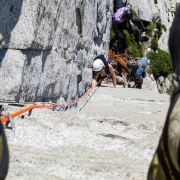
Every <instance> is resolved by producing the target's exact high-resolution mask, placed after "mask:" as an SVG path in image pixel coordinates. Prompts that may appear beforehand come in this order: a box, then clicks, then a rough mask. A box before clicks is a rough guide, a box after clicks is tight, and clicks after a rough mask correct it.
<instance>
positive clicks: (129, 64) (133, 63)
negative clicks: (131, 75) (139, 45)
mask: <svg viewBox="0 0 180 180" xmlns="http://www.w3.org/2000/svg"><path fill="white" fill-rule="evenodd" d="M127 67H128V68H129V69H132V68H136V67H137V61H135V60H129V61H128V62H127Z"/></svg>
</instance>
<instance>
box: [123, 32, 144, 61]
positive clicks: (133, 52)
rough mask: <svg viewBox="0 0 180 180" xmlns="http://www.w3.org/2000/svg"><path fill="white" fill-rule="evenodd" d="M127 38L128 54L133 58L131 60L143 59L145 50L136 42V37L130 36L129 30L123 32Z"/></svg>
mask: <svg viewBox="0 0 180 180" xmlns="http://www.w3.org/2000/svg"><path fill="white" fill-rule="evenodd" d="M123 32H124V34H125V37H126V43H127V46H128V48H127V53H128V54H129V55H130V56H131V58H135V57H142V56H143V50H142V48H141V46H139V45H138V44H137V42H136V41H135V38H134V35H132V34H129V32H128V31H127V30H124V31H123Z"/></svg>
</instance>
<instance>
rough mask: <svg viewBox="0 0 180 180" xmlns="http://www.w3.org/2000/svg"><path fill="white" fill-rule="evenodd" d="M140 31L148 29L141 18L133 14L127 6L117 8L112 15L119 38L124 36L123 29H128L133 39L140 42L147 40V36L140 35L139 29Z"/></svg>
mask: <svg viewBox="0 0 180 180" xmlns="http://www.w3.org/2000/svg"><path fill="white" fill-rule="evenodd" d="M136 26H138V28H139V29H140V30H141V32H145V31H149V29H148V28H146V27H145V26H144V25H143V23H142V21H141V19H139V18H138V17H136V16H135V15H133V13H132V11H131V10H130V9H129V8H128V7H122V8H119V9H118V10H117V11H116V12H115V14H114V16H113V27H114V29H115V31H116V32H117V34H118V36H119V37H120V38H124V36H123V30H128V32H129V33H133V34H134V36H135V41H136V42H137V43H138V44H140V43H141V42H145V41H148V40H149V38H148V37H147V36H140V33H139V29H138V28H137V27H136Z"/></svg>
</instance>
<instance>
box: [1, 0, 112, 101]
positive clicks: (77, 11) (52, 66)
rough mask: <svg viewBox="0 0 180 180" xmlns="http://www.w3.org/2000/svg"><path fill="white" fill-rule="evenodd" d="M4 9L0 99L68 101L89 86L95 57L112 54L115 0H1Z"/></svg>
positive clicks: (2, 11) (2, 9)
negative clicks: (80, 78) (110, 45)
mask: <svg viewBox="0 0 180 180" xmlns="http://www.w3.org/2000/svg"><path fill="white" fill-rule="evenodd" d="M0 7H1V11H0V19H1V25H0V32H1V33H2V35H3V37H4V39H3V40H5V42H6V45H5V49H4V50H3V51H1V53H0V63H1V66H0V74H1V76H0V81H1V87H0V92H1V93H0V99H5V100H16V101H52V102H60V101H61V102H66V101H70V100H73V99H76V98H77V97H78V96H79V95H81V94H83V93H84V92H85V91H86V90H87V89H88V88H89V86H90V84H91V78H92V70H91V67H92V62H93V58H94V57H95V56H96V55H97V54H99V53H104V54H105V55H107V52H108V51H107V50H108V48H109V34H110V32H109V29H110V25H111V15H112V13H111V12H112V8H113V4H112V2H110V1H109V0H92V1H87V0H76V1H72V0H52V1H48V0H41V1H40V0H32V1H27V0H14V1H6V0H2V1H1V2H0ZM77 75H81V76H82V81H81V82H79V84H77Z"/></svg>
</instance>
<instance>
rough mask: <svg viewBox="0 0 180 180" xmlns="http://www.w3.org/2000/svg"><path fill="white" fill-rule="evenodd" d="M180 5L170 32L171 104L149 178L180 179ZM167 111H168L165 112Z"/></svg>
mask: <svg viewBox="0 0 180 180" xmlns="http://www.w3.org/2000/svg"><path fill="white" fill-rule="evenodd" d="M179 20H180V6H179V7H178V8H177V10H176V13H175V17H174V20H173V23H172V26H171V28H170V33H169V40H168V46H169V52H170V54H171V57H172V63H173V74H171V75H169V80H170V83H171V84H172V87H173V88H172V92H171V96H170V106H169V109H168V112H167V115H166V121H165V123H164V127H163V129H162V134H161V135H160V138H159V143H158V146H157V148H156V151H155V154H154V157H153V159H152V161H151V164H150V166H149V171H148V177H147V180H152V179H153V180H160V179H163V180H170V179H171V180H172V179H175V180H176V179H180V141H179V134H180V133H179V132H180V121H179V120H180V108H179V107H180V61H179V59H180V53H179V51H180V36H179V31H180V25H179ZM164 113H166V112H164Z"/></svg>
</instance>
